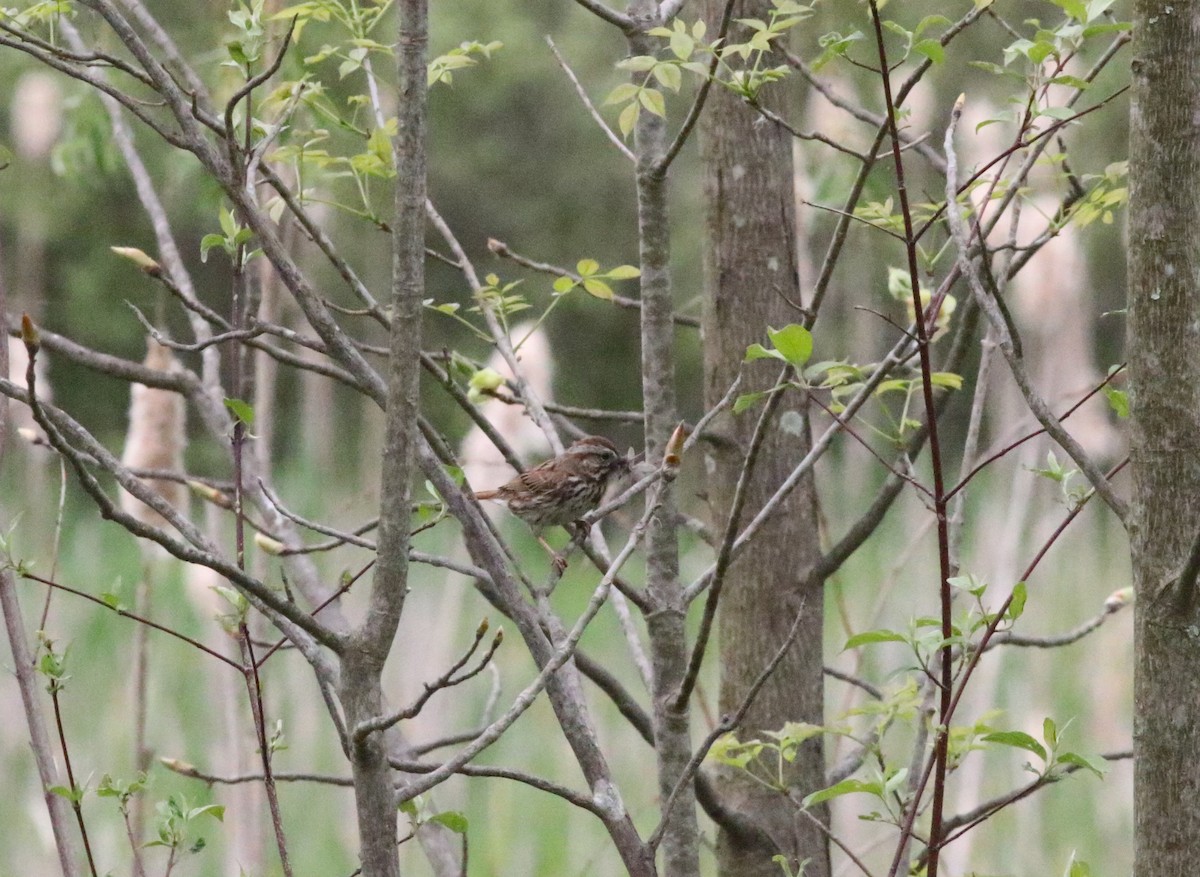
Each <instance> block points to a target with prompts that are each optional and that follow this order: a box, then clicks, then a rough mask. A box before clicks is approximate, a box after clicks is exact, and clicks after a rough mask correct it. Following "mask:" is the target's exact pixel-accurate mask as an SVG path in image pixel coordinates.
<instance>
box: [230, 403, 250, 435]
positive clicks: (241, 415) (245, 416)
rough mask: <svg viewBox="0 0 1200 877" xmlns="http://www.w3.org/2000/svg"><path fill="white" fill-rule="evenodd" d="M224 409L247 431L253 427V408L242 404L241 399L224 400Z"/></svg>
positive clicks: (247, 404)
mask: <svg viewBox="0 0 1200 877" xmlns="http://www.w3.org/2000/svg"><path fill="white" fill-rule="evenodd" d="M225 407H226V408H228V409H229V410H230V412H231V413H232V414H233V416H234V417H236V418H237V419H238V420H240V421H241V422H242V423H244V424H245V425H246V428H247V429H249V428H250V427H252V426H254V407H253V406H252V405H250V404H249V403H248V402H243V401H242V400H241V399H226V400H225Z"/></svg>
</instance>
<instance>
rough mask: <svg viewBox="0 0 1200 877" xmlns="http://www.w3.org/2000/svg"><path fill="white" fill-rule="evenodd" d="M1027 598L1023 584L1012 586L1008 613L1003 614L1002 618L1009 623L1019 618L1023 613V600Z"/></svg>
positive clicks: (1018, 583)
mask: <svg viewBox="0 0 1200 877" xmlns="http://www.w3.org/2000/svg"><path fill="white" fill-rule="evenodd" d="M1028 596H1029V595H1028V592H1027V590H1026V587H1025V583H1024V582H1017V583H1016V584H1015V585H1013V590H1012V602H1011V603H1009V604H1008V611H1007V612H1005V613H1004V617H1005V618H1006V619H1008V620H1009V621H1016V620H1017V619H1018V618H1020V617H1021V616H1022V615H1023V614H1024V612H1025V600H1026V598H1027V597H1028Z"/></svg>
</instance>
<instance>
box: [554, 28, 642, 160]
mask: <svg viewBox="0 0 1200 877" xmlns="http://www.w3.org/2000/svg"><path fill="white" fill-rule="evenodd" d="M546 45H548V46H549V47H550V51H551V52H553V53H554V57H555V59H556V60H557V61H558V66H559V67H561V68H562V69H563V72H564V73H566V74H567V78H568V79H569V80H571V84H572V85H573V86H575V93H576V94H578V95H579V99H580V100H581V101H583V105H584V107H585V108H586V109H587V111H588V114H589V115H591V117H592V118H593V119H594V120H595V121H596V124H597V125H599V126H600V130H601V131H603V132H604V135H605V136H606V137H607V138H608V139H609V140H610V141H611V142H612V144H613V146H615V147H617V149H618V150H619V151H620V153H621V154H622V155H624V156H625V157H626V158H627V159H629V160H630V161H632V162H636V161H637V157H636V156H635V155H634V154H633V152H632V151H631V150H630V148H629V147H628V146H626V145H625V143H624V142H623V141H622V140H621V138H620V137H618V136H617V135H616V134H614V133H613V130H612V128H610V127H608V124H607V123H606V122H605V121H604V117H603V116H601V115H600V111H599V110H597V109H596V106H595V104H593V103H592V101H591V98H589V97H588V94H587V92H586V91H584V89H583V85H582V84H581V83H580V82H579V77H578V76H576V75H575V71H574V70H572V69H571V65H570V64H568V63H567V59H566V58H564V57H563V56H562V53H561V52H560V51H559V50H558V46H556V45H554V39H553V38H552V37H551V36H550V35H549V34H546Z"/></svg>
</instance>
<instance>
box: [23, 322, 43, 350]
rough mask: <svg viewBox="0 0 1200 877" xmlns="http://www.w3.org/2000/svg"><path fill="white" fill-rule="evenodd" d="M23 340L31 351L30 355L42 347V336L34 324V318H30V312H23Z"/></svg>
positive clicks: (26, 347)
mask: <svg viewBox="0 0 1200 877" xmlns="http://www.w3.org/2000/svg"><path fill="white" fill-rule="evenodd" d="M21 341H23V342H24V344H25V349H26V350H28V351H29V355H30V356H33V355H34V354H35V353H37V352H38V351H39V350H41V348H42V336H41V335H40V334H39V333H38V330H37V327H36V326H35V325H33V320H31V319H29V314H21Z"/></svg>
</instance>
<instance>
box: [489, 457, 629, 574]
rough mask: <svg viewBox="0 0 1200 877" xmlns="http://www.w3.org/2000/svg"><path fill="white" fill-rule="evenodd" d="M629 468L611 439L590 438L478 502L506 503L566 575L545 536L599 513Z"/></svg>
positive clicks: (563, 562)
mask: <svg viewBox="0 0 1200 877" xmlns="http://www.w3.org/2000/svg"><path fill="white" fill-rule="evenodd" d="M630 464H631V461H630V459H629V458H628V457H626V456H623V455H622V454H621V453H620V452H619V451H617V447H616V445H614V444H613V443H612V442H611V441H610V440H609V439H606V438H604V437H603V436H598V435H589V436H585V437H584V438H581V439H579V440H577V441H575V442H573V443H572V444H571V445H570V447H568V448H567V449H566V450H565V451H563V452H562V453H561V454H559V455H558V456H557V457H552V458H551V459H549V460H546V461H545V462H544V463H540V464H539V465H537V466H534V467H533V468H532V469H529V470H527V471H525V472H522V473H521V474H520V475H518V476H517V477H516V478H513V479H512V480H511V481H508V482H505V483H504V484H501V485H500V486H499V487H497V488H495V489H493V490H480V491H476V492H475V498H476V499H478V500H493V501H495V502H499V503H502V504H504V505H505V506H507V507H508V510H509V511H510V512H512V513H513V514H514V515H516V516H517V517H518V518H520V519H521V520H522V521H524V522H525V523H527V524H529V526H530V527H532V528H533V531H534V535H535V536H536V537H537V540H538V542H539V543H541V545H542V547H543V548H545V549H546V550H547V551H549V552H550V554H551V556H552V557H553V558H554V562H555V565H556V566H558V567H559V569H560V570H561V569H563V568H564V567H565V561H564V560H563V559H562V557H561V556H559V555H558V554H557V553H556V552H555V551H554V550H553V549H551V548H550V546H549V545H547V544H546V541H545V540H544V539H543V538H542V536H541V531H542V530H544V529H545V528H546V527H553V526H566V525H567V524H571V523H573V522H575V521H578V520H579V519H580V518H582V517H583V516H584V515H586V514H587V513H588V512H590V511H592V510H593V509H594V508H596V507H597V506H598V505H599V504H600V501H601V500H602V499H603V498H604V493H605V491H606V490H607V489H608V484H609V480H610V479H611V478H612V477H613V476H614V475H623V474H626V473H628V472H629V470H630Z"/></svg>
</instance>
